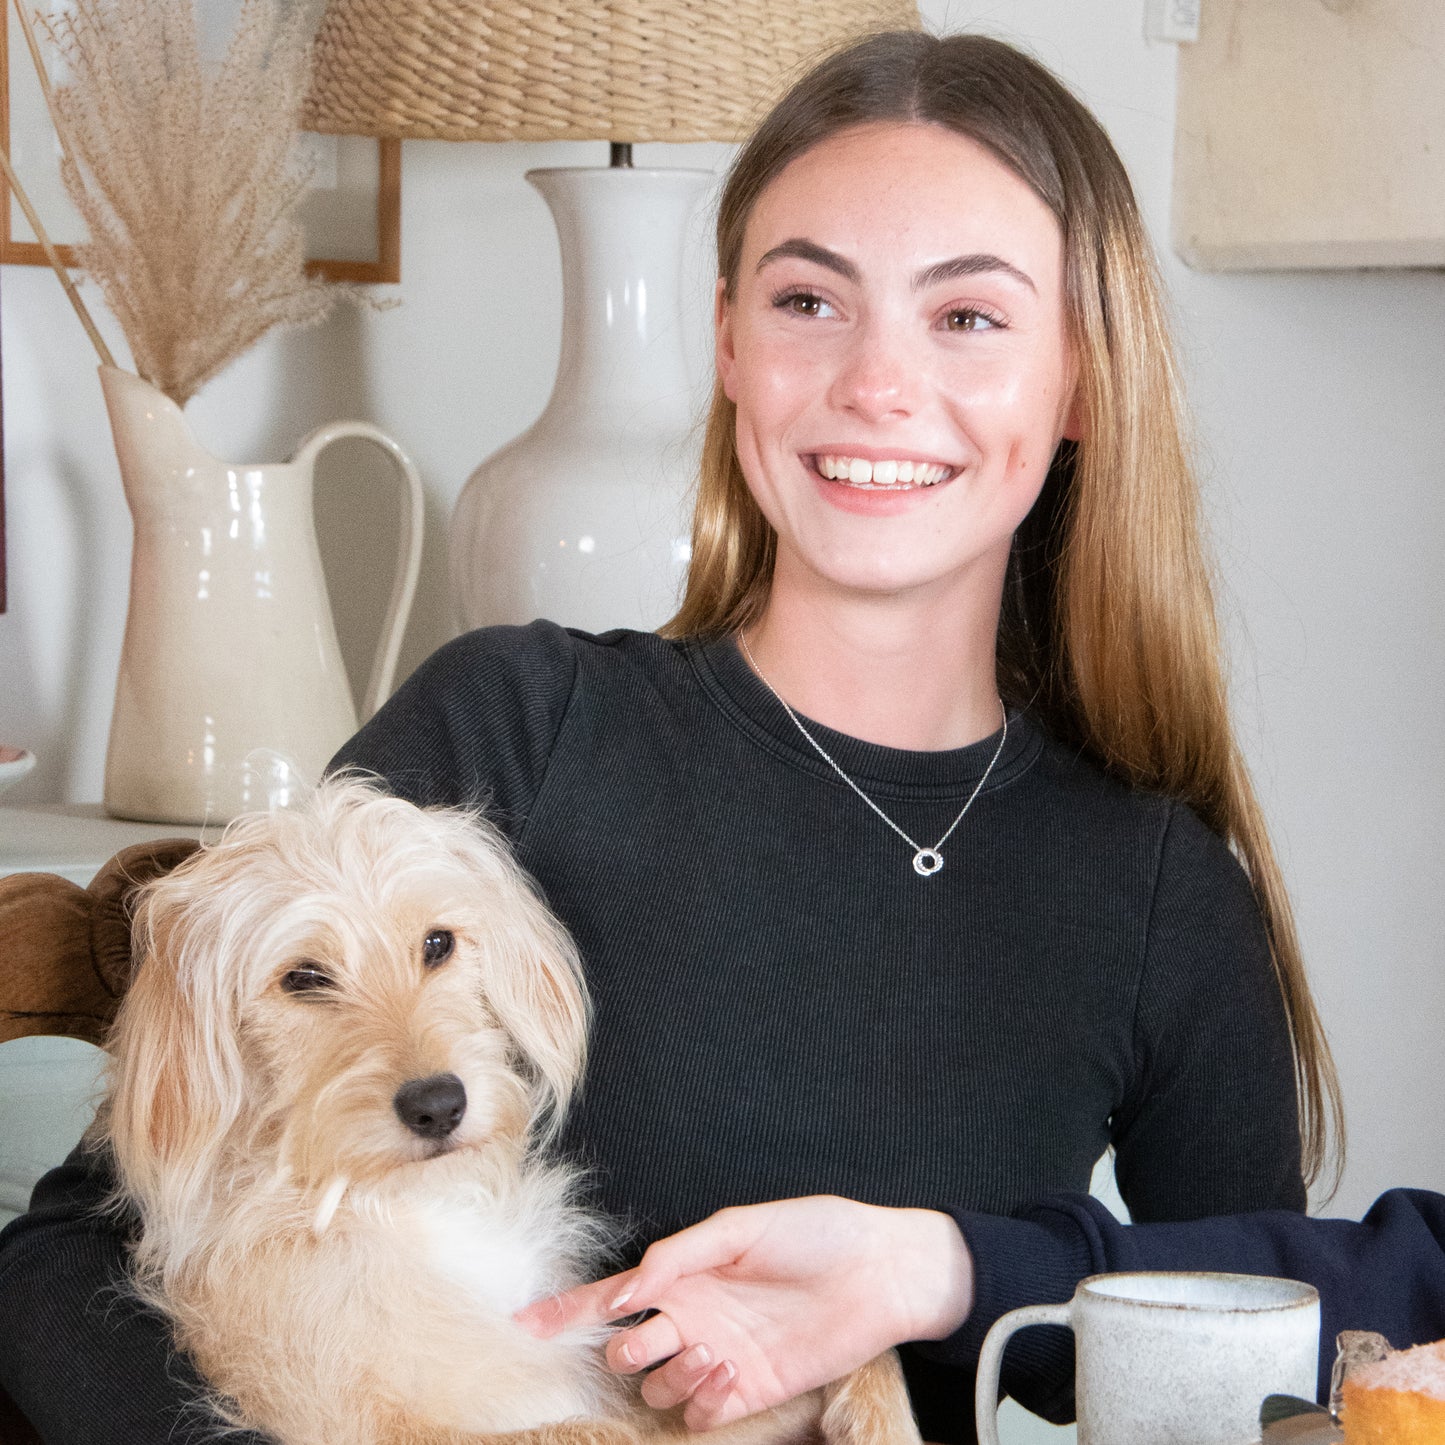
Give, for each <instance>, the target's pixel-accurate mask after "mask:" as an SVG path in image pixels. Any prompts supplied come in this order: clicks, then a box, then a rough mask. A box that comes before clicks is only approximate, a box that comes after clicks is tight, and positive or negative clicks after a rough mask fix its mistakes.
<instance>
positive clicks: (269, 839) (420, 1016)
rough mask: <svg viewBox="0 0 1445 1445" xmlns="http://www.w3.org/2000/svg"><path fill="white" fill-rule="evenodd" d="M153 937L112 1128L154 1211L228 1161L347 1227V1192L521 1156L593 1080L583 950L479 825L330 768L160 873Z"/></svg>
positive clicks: (205, 1182)
mask: <svg viewBox="0 0 1445 1445" xmlns="http://www.w3.org/2000/svg"><path fill="white" fill-rule="evenodd" d="M135 947H136V950H137V955H138V967H137V970H136V974H135V978H134V981H133V982H132V984H131V988H130V991H129V993H128V994H127V996H126V999H125V1002H124V1004H123V1005H122V1008H121V1012H120V1016H119V1018H118V1020H117V1023H116V1028H115V1032H114V1035H113V1038H112V1041H111V1052H112V1056H113V1060H114V1062H113V1075H112V1090H111V1099H110V1110H109V1119H108V1125H107V1127H108V1130H109V1135H110V1139H111V1142H112V1144H113V1147H114V1148H115V1152H116V1156H117V1161H118V1164H119V1166H120V1170H121V1175H122V1179H123V1181H124V1183H125V1186H126V1188H127V1189H128V1191H129V1192H131V1193H132V1194H134V1195H136V1196H137V1197H139V1198H140V1199H142V1200H143V1201H144V1200H147V1199H149V1200H150V1201H153V1202H154V1203H155V1204H157V1205H160V1202H161V1200H162V1198H163V1197H165V1196H169V1197H170V1198H171V1200H172V1201H179V1200H180V1199H181V1198H188V1199H190V1200H191V1201H195V1200H196V1199H197V1198H198V1197H200V1196H204V1195H206V1194H208V1193H209V1192H210V1191H212V1190H214V1189H215V1188H216V1185H217V1172H218V1169H220V1168H221V1167H222V1164H223V1161H224V1165H225V1168H226V1169H227V1170H228V1171H229V1172H230V1173H231V1174H232V1175H233V1176H234V1173H235V1171H236V1170H237V1169H238V1168H239V1169H241V1170H243V1171H244V1170H247V1169H254V1170H255V1172H256V1175H257V1176H258V1177H259V1176H265V1175H267V1174H268V1173H269V1174H270V1175H271V1176H272V1177H273V1178H277V1179H284V1180H286V1181H289V1182H290V1183H291V1184H294V1185H295V1186H297V1187H299V1188H300V1190H301V1191H302V1192H303V1194H311V1195H314V1196H316V1197H317V1199H318V1201H325V1200H327V1199H328V1197H329V1203H325V1202H321V1203H319V1204H318V1209H319V1213H318V1216H317V1217H318V1223H319V1225H323V1226H324V1223H325V1221H326V1219H327V1218H328V1217H329V1211H330V1209H331V1208H334V1206H335V1202H336V1199H338V1198H339V1197H340V1192H341V1190H342V1189H343V1188H345V1187H346V1185H348V1184H351V1183H362V1184H364V1183H370V1182H376V1181H379V1180H380V1179H382V1178H384V1177H386V1176H388V1175H390V1174H391V1173H392V1172H393V1171H395V1170H398V1169H405V1168H410V1167H414V1166H418V1165H422V1164H424V1163H425V1161H428V1160H430V1159H433V1158H435V1157H437V1156H439V1155H441V1154H445V1153H450V1152H453V1151H456V1150H463V1149H480V1148H484V1147H486V1148H492V1149H498V1148H500V1149H502V1150H511V1151H512V1152H513V1153H514V1154H515V1153H517V1152H520V1150H521V1149H523V1148H525V1146H526V1143H527V1141H528V1139H529V1137H531V1136H533V1135H535V1134H537V1133H545V1132H547V1131H548V1130H549V1129H550V1128H551V1127H553V1126H554V1125H555V1123H556V1121H557V1119H558V1117H559V1115H560V1112H561V1110H562V1109H563V1107H564V1106H565V1104H566V1102H567V1099H568V1097H569V1095H570V1093H571V1091H572V1089H573V1088H574V1086H575V1084H576V1082H577V1080H578V1078H579V1076H580V1072H581V1068H582V1061H583V1051H584V1047H585V1038H586V1023H587V1006H586V1002H585V995H584V993H583V990H582V985H581V974H580V968H579V965H578V961H577V957H576V953H575V950H574V949H573V946H572V944H571V941H570V940H569V938H568V937H567V935H566V933H565V931H564V930H563V928H562V927H561V925H560V924H559V923H558V922H557V921H556V920H555V919H554V918H553V916H552V915H551V914H550V913H549V912H548V910H547V909H546V907H545V906H544V905H543V903H542V902H541V900H540V899H539V898H538V896H537V894H536V893H535V891H534V890H533V888H532V887H531V885H530V884H529V882H528V880H527V878H526V876H525V875H524V874H523V873H522V872H521V870H520V869H519V868H518V867H517V865H516V864H515V863H514V862H513V861H512V859H511V856H510V854H509V852H508V850H507V847H506V845H505V843H504V842H503V841H502V840H501V839H500V837H499V836H498V835H497V834H496V832H495V831H494V830H493V829H492V828H490V827H489V825H487V824H486V823H485V822H483V821H482V820H481V819H480V818H478V817H477V816H475V815H474V814H469V813H465V812H461V811H452V810H435V809H427V810H423V809H419V808H416V807H413V806H412V805H411V804H409V803H405V802H402V801H400V800H399V799H395V798H390V797H387V796H384V795H382V794H380V793H378V792H377V791H375V790H374V789H373V788H371V787H369V786H367V785H365V784H364V783H361V782H358V781H356V780H346V779H343V780H333V781H328V782H326V783H323V784H322V785H321V786H320V787H319V788H317V789H316V791H315V793H314V794H313V795H312V796H311V797H310V798H309V799H308V800H307V801H306V802H305V803H304V804H302V805H301V806H300V807H298V808H296V809H291V810H280V811H276V812H273V813H270V814H253V815H248V816H246V817H244V818H241V819H238V820H237V821H236V822H235V823H233V824H232V825H231V826H230V827H229V828H228V829H227V830H226V832H225V834H224V835H223V837H222V838H221V839H220V841H219V842H217V843H216V844H215V845H213V846H211V847H207V848H205V849H203V850H201V851H200V852H199V853H197V854H196V855H195V856H194V857H193V858H191V859H190V860H188V861H187V862H186V863H184V864H183V865H182V866H180V867H179V868H177V869H176V870H175V871H174V872H173V873H170V874H169V875H167V876H166V877H164V878H162V879H159V880H158V881H156V882H155V883H153V884H151V885H150V886H149V887H148V888H147V889H146V890H145V891H144V892H143V893H142V895H141V897H140V899H139V902H138V906H137V911H136V919H135ZM332 1196H334V1197H332Z"/></svg>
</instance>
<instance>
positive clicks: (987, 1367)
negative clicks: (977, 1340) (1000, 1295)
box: [973, 1304, 1073, 1445]
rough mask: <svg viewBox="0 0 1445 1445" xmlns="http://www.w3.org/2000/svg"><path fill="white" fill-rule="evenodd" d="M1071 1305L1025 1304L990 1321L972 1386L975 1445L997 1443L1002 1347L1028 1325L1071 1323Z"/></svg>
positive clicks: (992, 1444) (993, 1444) (995, 1444)
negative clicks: (976, 1440) (989, 1327)
mask: <svg viewBox="0 0 1445 1445" xmlns="http://www.w3.org/2000/svg"><path fill="white" fill-rule="evenodd" d="M1072 1323H1073V1306H1072V1305H1067V1304H1062V1305H1027V1306H1025V1307H1024V1308H1023V1309H1021V1310H1010V1311H1009V1312H1008V1313H1007V1314H1006V1315H1000V1316H999V1317H998V1319H996V1320H995V1321H994V1322H993V1328H992V1329H991V1330H989V1332H988V1333H987V1334H986V1335H985V1336H984V1337H983V1349H981V1350H980V1351H979V1352H978V1376H977V1379H976V1381H975V1383H974V1387H973V1413H974V1419H975V1423H976V1425H977V1427H978V1445H998V1374H999V1369H1000V1368H1001V1367H1002V1365H1003V1351H1004V1346H1005V1345H1006V1344H1008V1342H1009V1339H1010V1337H1011V1336H1012V1335H1014V1334H1015V1333H1016V1332H1017V1331H1018V1330H1022V1329H1026V1328H1027V1327H1028V1326H1029V1325H1072Z"/></svg>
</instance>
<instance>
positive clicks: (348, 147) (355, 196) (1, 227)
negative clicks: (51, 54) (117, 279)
mask: <svg viewBox="0 0 1445 1445" xmlns="http://www.w3.org/2000/svg"><path fill="white" fill-rule="evenodd" d="M0 3H3V0H0ZM18 29H19V21H18V20H17V19H16V18H15V12H14V10H13V8H12V7H11V6H10V5H6V7H5V24H4V25H0V146H3V147H4V148H5V154H6V155H7V156H9V157H10V158H11V160H12V161H14V162H15V167H16V170H17V172H18V173H19V175H20V182H21V184H22V185H23V186H24V187H25V189H26V190H27V191H28V192H29V194H30V199H31V200H32V201H33V202H34V203H35V208H36V210H37V211H39V213H40V216H41V219H42V220H43V221H44V222H45V224H46V229H47V230H49V232H50V235H51V239H52V240H53V241H55V242H56V243H57V244H56V249H57V251H58V252H59V254H60V258H61V260H62V261H64V263H65V264H66V265H67V266H73V265H74V264H75V257H74V253H73V250H72V248H71V246H70V245H69V244H67V239H68V238H67V236H66V228H67V223H68V222H73V221H74V213H73V212H72V211H71V210H70V207H69V202H68V201H67V200H66V199H65V197H64V193H63V190H62V189H61V188H60V186H59V163H58V159H56V158H54V156H53V155H43V154H42V152H43V151H44V149H45V146H44V144H43V143H42V141H41V137H45V138H53V137H54V134H55V132H54V129H53V128H52V127H51V125H50V117H49V115H48V114H47V113H46V111H45V103H44V100H43V98H42V96H41V93H40V87H39V84H38V83H37V82H36V80H35V76H34V72H33V71H32V69H31V61H30V56H29V54H28V53H27V52H26V47H25V43H24V40H23V38H22V37H21V36H19V35H18V34H17V32H18ZM12 107H16V108H20V114H19V115H18V116H15V117H12ZM17 122H18V123H19V126H20V128H21V130H22V145H23V146H26V147H27V148H28V151H29V154H26V153H24V152H22V153H21V154H20V155H18V156H17V154H16V152H14V151H12V150H11V145H10V142H11V137H12V134H13V133H14V131H15V130H16V128H17ZM309 139H310V141H311V142H312V143H313V145H314V146H316V147H319V148H322V150H323V154H322V155H321V156H320V161H321V164H320V165H319V166H318V167H317V169H318V172H319V173H321V175H322V180H323V181H324V180H325V179H326V177H327V175H328V174H329V175H330V177H331V180H332V185H331V187H330V194H328V189H327V187H325V186H324V185H323V184H320V183H318V184H317V185H316V186H314V187H313V194H312V195H311V196H310V197H308V199H307V201H306V203H305V207H304V208H303V221H304V222H305V223H306V224H307V227H308V230H311V231H315V232H316V234H317V236H318V240H317V242H316V245H315V249H314V252H313V254H311V255H310V257H309V259H308V260H307V263H306V265H307V269H308V270H309V271H310V272H311V273H312V274H313V275H317V276H324V277H325V278H327V279H328V280H331V281H351V282H361V283H374V284H381V285H395V284H396V283H397V282H398V281H400V280H401V142H400V141H399V140H377V139H374V138H372V137H369V136H314V137H309ZM50 146H51V147H52V148H53V146H54V141H53V139H50ZM47 202H48V204H47ZM17 221H18V226H19V227H20V228H21V229H22V230H23V231H26V232H27V235H23V236H18V237H17V235H16V234H15V231H16V229H17ZM362 231H366V232H369V233H370V234H367V235H365V236H362V235H359V234H357V233H358V232H362ZM0 263H4V264H9V265H19V266H44V265H47V264H48V262H47V261H46V259H45V253H44V251H43V250H42V249H41V247H40V245H39V243H38V242H36V241H35V240H33V239H30V238H28V228H27V227H25V223H24V220H23V218H18V207H17V206H16V205H15V202H14V199H13V198H10V199H9V201H8V204H6V205H3V206H0Z"/></svg>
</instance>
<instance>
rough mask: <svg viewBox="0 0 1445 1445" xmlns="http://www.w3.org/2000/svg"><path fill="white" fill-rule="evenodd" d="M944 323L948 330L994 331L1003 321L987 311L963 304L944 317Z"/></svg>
mask: <svg viewBox="0 0 1445 1445" xmlns="http://www.w3.org/2000/svg"><path fill="white" fill-rule="evenodd" d="M943 325H944V329H945V330H947V331H994V330H996V329H998V328H999V327H1001V326H1002V325H1003V323H1002V322H1001V321H999V320H997V319H996V318H995V317H992V316H989V315H988V314H987V313H986V312H983V311H974V310H972V309H971V308H970V307H967V306H961V307H959V308H958V309H957V310H956V311H950V312H949V313H948V315H947V316H946V317H944V321H943Z"/></svg>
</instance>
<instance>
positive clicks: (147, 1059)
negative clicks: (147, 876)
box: [107, 854, 244, 1208]
mask: <svg viewBox="0 0 1445 1445" xmlns="http://www.w3.org/2000/svg"><path fill="white" fill-rule="evenodd" d="M204 859H205V855H204V854H201V855H198V861H199V862H200V863H201V864H202V865H203V864H204ZM223 891H224V890H223V889H222V888H221V887H220V886H219V880H217V879H215V878H212V877H208V876H207V870H206V869H205V868H204V866H202V867H200V868H199V869H196V868H191V867H185V866H183V867H182V868H180V869H178V870H177V871H176V872H175V873H173V874H171V875H170V876H168V877H166V878H163V879H160V880H158V881H157V882H155V883H153V884H151V885H150V886H149V887H147V888H146V889H144V890H142V892H141V894H140V896H139V898H138V901H137V907H136V913H135V924H134V929H133V936H134V947H135V952H136V966H135V973H134V977H133V979H132V982H131V986H130V989H129V991H128V992H127V994H126V997H125V1000H124V1002H123V1003H122V1005H121V1010H120V1014H119V1016H118V1018H117V1020H116V1025H115V1029H114V1032H113V1033H112V1035H111V1039H110V1045H109V1047H110V1053H111V1096H110V1109H109V1118H108V1122H107V1131H108V1133H109V1136H110V1142H111V1146H112V1148H113V1149H114V1151H115V1155H116V1163H117V1165H118V1167H119V1170H120V1175H121V1179H122V1182H123V1184H124V1186H125V1188H126V1190H127V1192H129V1193H131V1194H132V1195H134V1196H135V1197H136V1198H137V1199H138V1200H140V1201H141V1202H142V1203H143V1204H150V1205H152V1206H153V1207H159V1208H168V1207H172V1206H174V1207H178V1208H184V1207H185V1200H187V1199H190V1198H193V1197H195V1195H196V1194H197V1193H198V1192H199V1193H204V1192H207V1191H208V1189H209V1182H208V1181H210V1180H212V1179H213V1178H214V1172H215V1166H216V1163H217V1161H218V1158H219V1155H220V1153H221V1150H222V1149H223V1147H224V1146H225V1144H226V1143H227V1142H228V1136H229V1135H230V1133H231V1130H232V1128H233V1127H234V1125H235V1123H236V1121H237V1119H238V1117H239V1115H240V1113H241V1109H242V1104H243V1100H244V1083H243V1079H244V1075H243V1071H242V1061H241V1057H240V1054H239V1052H238V1050H237V1045H236V1036H237V1018H236V1014H237V1006H236V997H237V989H236V979H235V978H234V975H233V971H232V970H230V969H228V968H227V967H226V966H225V960H224V958H223V957H222V953H223V951H224V949H223V945H222V943H221V939H222V938H223V937H224V934H225V930H224V927H223V920H222V919H221V918H219V917H217V916H215V915H217V914H218V913H219V911H220V910H219V904H218V902H217V898H218V896H219V895H220V894H221V893H223Z"/></svg>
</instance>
